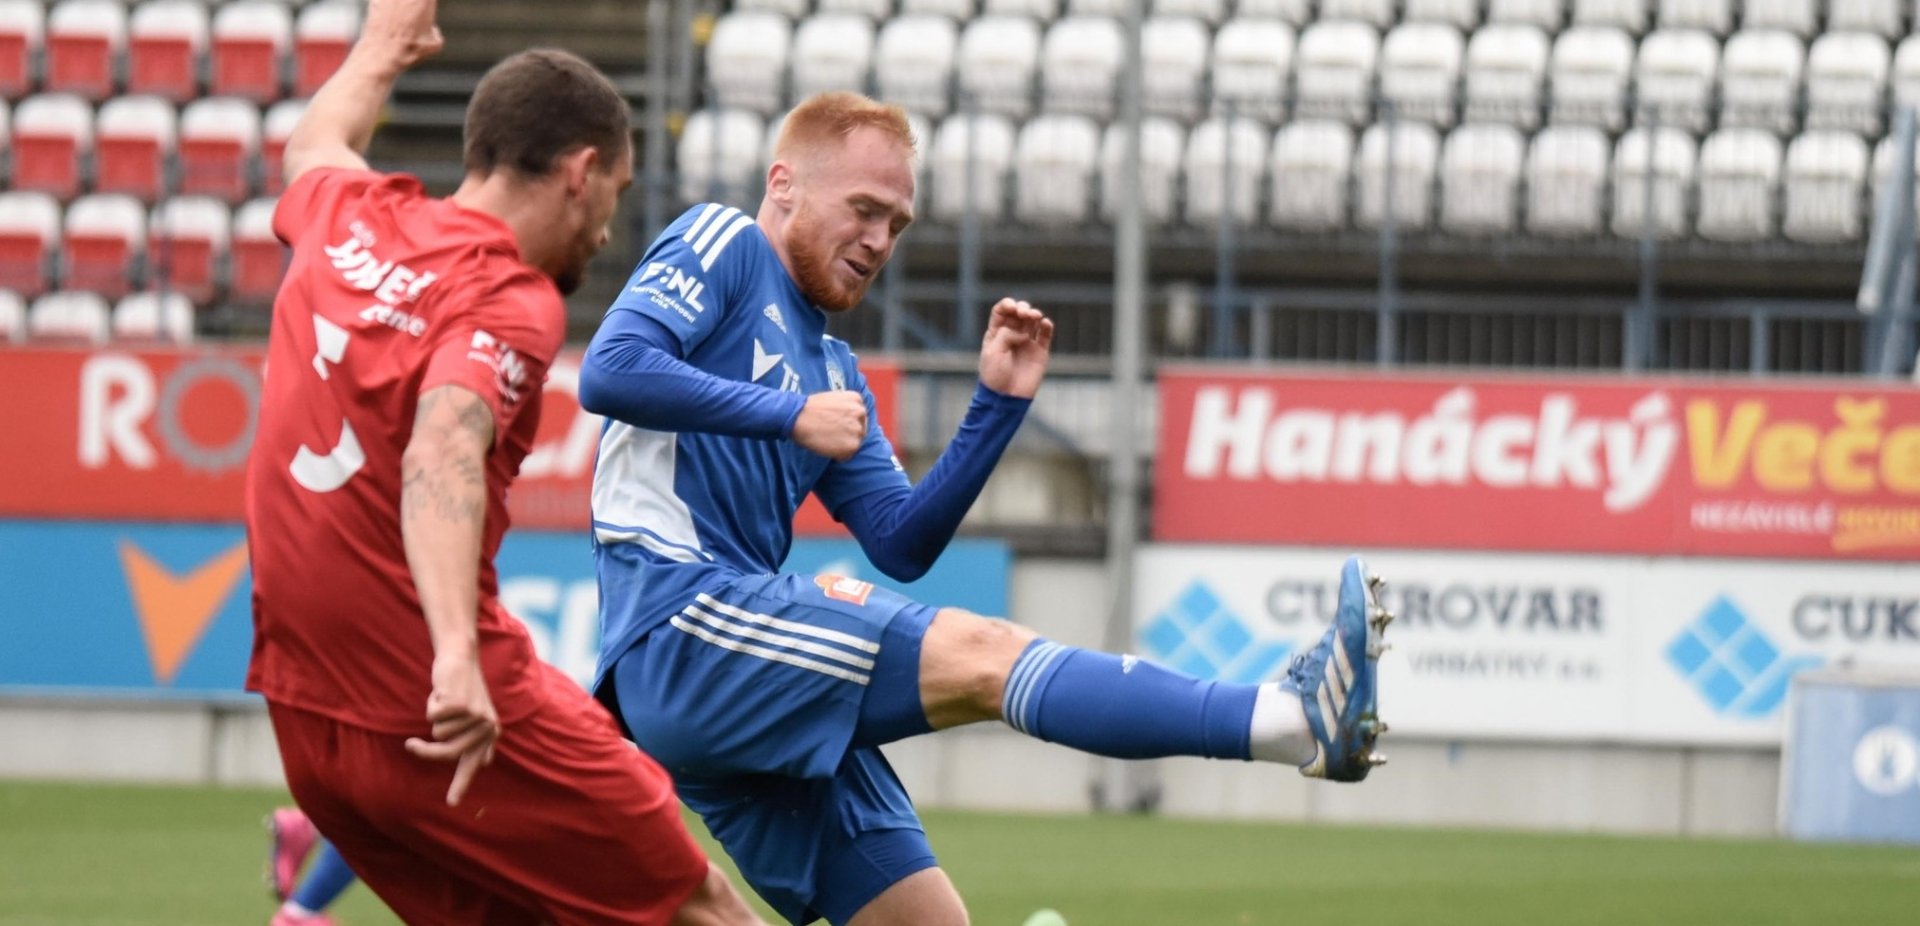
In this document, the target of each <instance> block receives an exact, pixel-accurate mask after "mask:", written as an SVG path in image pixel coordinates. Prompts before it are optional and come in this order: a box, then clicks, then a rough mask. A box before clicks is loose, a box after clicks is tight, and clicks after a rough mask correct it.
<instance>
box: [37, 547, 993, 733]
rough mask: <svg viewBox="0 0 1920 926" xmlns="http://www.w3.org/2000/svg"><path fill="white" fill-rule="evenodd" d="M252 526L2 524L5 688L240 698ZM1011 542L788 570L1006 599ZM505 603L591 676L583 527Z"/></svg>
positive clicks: (932, 597) (517, 578)
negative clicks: (894, 569) (928, 563)
mask: <svg viewBox="0 0 1920 926" xmlns="http://www.w3.org/2000/svg"><path fill="white" fill-rule="evenodd" d="M246 557H247V552H246V536H245V532H244V531H243V530H242V529H241V528H240V527H239V526H238V525H231V524H215V525H188V524H147V523H124V522H75V521H9V522H0V690H10V691H15V692H20V691H33V692H42V693H62V692H67V693H76V692H86V693H94V694H101V693H105V694H126V695H130V696H136V697H152V696H159V697H165V696H186V697H208V696H213V697H219V696H234V695H238V694H240V693H241V691H242V686H243V684H244V682H245V679H246V668H247V658H248V654H249V652H250V648H251V646H252V618H251V615H250V607H249V603H248V599H249V597H250V595H251V592H252V583H251V582H250V581H249V579H248V575H247V568H246V565H247V562H246ZM1010 565H1011V554H1010V552H1009V551H1008V549H1007V546H1006V544H1005V543H1002V542H1000V541H994V540H972V539H968V540H958V541H955V542H954V544H953V545H952V546H951V547H950V548H948V550H947V552H946V554H945V555H944V556H942V557H941V560H940V562H939V563H938V564H937V565H936V566H935V567H934V568H933V570H932V571H930V572H929V573H928V574H927V575H926V576H925V577H923V578H921V579H920V580H919V581H917V582H912V583H898V582H892V581H890V580H887V579H886V578H885V577H884V576H882V575H881V574H880V572H879V570H877V569H875V568H874V567H873V565H872V564H871V563H869V562H868V561H867V559H866V558H865V557H864V556H863V555H862V554H861V552H860V547H859V545H858V544H856V543H854V542H853V541H851V540H826V539H801V540H796V541H795V542H794V546H793V550H792V552H791V555H790V556H789V557H788V559H787V563H786V568H787V569H789V570H792V571H804V572H831V573H837V574H840V575H846V576H851V577H855V578H862V579H867V580H869V581H873V582H875V583H877V584H882V585H886V586H889V587H892V588H895V589H898V590H900V591H902V592H904V593H906V594H908V595H911V596H913V597H915V598H918V599H919V600H922V601H925V602H927V603H929V604H937V605H943V606H954V607H963V608H967V609H969V610H972V611H977V612H979V613H982V614H993V615H1001V614H1005V613H1006V610H1007V578H1008V571H1009V568H1010ZM499 568H500V597H501V600H502V603H504V604H505V605H506V606H507V609H508V610H509V611H512V612H513V613H514V615H515V616H517V617H519V618H520V619H521V620H522V621H523V622H525V623H526V625H527V627H528V630H529V631H530V632H531V634H532V636H533V639H534V644H535V646H536V647H537V648H538V649H539V650H540V654H541V655H542V656H543V657H544V658H546V659H547V660H548V661H550V662H553V663H554V664H555V665H557V666H559V667H560V668H561V669H563V670H565V671H566V672H568V673H569V674H571V675H573V676H574V677H576V678H579V679H581V680H582V681H585V680H586V678H587V677H588V676H590V675H591V673H592V671H593V664H594V660H595V658H596V656H597V653H598V647H599V643H600V628H599V620H598V606H599V595H598V590H597V588H596V586H595V582H594V571H593V555H592V553H591V551H590V549H589V547H588V542H587V539H586V537H585V536H584V535H581V534H574V533H563V532H541V531H519V532H514V533H510V534H509V535H508V536H507V538H506V541H505V543H504V544H503V545H502V547H501V550H500V558H499Z"/></svg>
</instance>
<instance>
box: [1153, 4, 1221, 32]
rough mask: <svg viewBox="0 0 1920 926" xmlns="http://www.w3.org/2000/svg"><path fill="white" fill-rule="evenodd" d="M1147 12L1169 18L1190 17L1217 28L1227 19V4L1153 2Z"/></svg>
mask: <svg viewBox="0 0 1920 926" xmlns="http://www.w3.org/2000/svg"><path fill="white" fill-rule="evenodd" d="M1149 12H1151V13H1152V14H1153V15H1154V16H1165V17H1170V18H1177V17H1183V16H1190V17H1192V18H1194V19H1198V20H1200V21H1201V22H1204V23H1206V24H1207V25H1208V26H1218V25H1220V23H1221V22H1223V21H1225V20H1226V18H1227V3H1226V0H1153V3H1152V4H1151V5H1150V6H1149Z"/></svg>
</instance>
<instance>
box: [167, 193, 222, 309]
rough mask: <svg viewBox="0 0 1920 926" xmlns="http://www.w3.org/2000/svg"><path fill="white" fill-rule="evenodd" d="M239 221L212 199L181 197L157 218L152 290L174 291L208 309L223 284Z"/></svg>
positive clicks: (217, 201) (170, 201) (169, 201)
mask: <svg viewBox="0 0 1920 926" xmlns="http://www.w3.org/2000/svg"><path fill="white" fill-rule="evenodd" d="M232 223H233V217H232V216H231V214H229V213H228V211H227V207H226V205H225V204H224V203H222V202H220V201H219V200H217V199H213V198H211V197H207V196H177V197H174V198H173V199H169V200H167V201H166V202H164V203H161V204H160V208H158V209H155V210H154V213H153V224H152V228H151V231H150V233H149V234H150V235H151V240H150V242H149V243H148V246H147V253H148V254H149V255H151V264H152V267H153V272H152V274H151V275H150V276H149V278H148V286H149V287H150V288H152V289H159V290H172V291H176V292H179V293H181V294H183V295H185V296H186V297H187V298H188V299H191V300H193V304H194V305H208V304H210V303H211V302H212V301H213V297H214V293H215V290H216V288H217V287H218V286H219V283H220V271H221V268H222V266H223V264H224V263H225V262H226V259H227V243H228V241H229V240H231V239H229V237H228V236H229V235H230V234H231V233H232Z"/></svg>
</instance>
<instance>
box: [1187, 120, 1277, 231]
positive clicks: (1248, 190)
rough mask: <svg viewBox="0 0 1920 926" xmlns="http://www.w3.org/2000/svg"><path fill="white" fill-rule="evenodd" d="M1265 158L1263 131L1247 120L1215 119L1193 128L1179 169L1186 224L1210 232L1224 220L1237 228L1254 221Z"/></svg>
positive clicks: (1266, 144) (1266, 158) (1265, 138)
mask: <svg viewBox="0 0 1920 926" xmlns="http://www.w3.org/2000/svg"><path fill="white" fill-rule="evenodd" d="M1269 154H1270V152H1269V149H1268V138H1267V130H1266V128H1265V127H1264V126H1262V125H1261V124H1260V123H1257V122H1255V121H1253V120H1252V119H1235V120H1233V121H1232V122H1231V123H1229V122H1228V121H1227V120H1226V119H1224V118H1222V117H1218V116H1215V117H1212V118H1209V119H1208V120H1206V121H1205V122H1202V123H1200V124H1199V125H1198V126H1196V127H1195V128H1194V130H1193V134H1192V135H1189V136H1187V155H1186V158H1185V163H1184V172H1185V176H1186V189H1187V199H1186V213H1185V218H1186V221H1187V224H1189V225H1199V226H1203V227H1214V226H1217V225H1219V224H1220V221H1221V219H1222V218H1223V217H1224V216H1226V215H1231V216H1232V219H1233V223H1234V224H1235V225H1237V226H1239V227H1241V228H1246V227H1248V226H1250V225H1252V224H1254V223H1255V222H1257V221H1259V217H1260V178H1261V176H1262V175H1263V174H1265V173H1266V172H1267V163H1268V157H1269Z"/></svg>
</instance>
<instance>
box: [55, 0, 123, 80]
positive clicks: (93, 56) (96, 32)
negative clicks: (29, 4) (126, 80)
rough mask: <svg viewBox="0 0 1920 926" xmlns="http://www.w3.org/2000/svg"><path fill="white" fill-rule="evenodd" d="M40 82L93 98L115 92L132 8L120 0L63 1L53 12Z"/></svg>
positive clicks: (60, 0)
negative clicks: (128, 11)
mask: <svg viewBox="0 0 1920 926" xmlns="http://www.w3.org/2000/svg"><path fill="white" fill-rule="evenodd" d="M46 30H47V31H46V60H45V62H44V64H43V65H42V67H41V78H40V87H41V89H42V90H45V91H47V92H49V93H72V94H76V95H79V96H81V97H84V98H86V99H87V100H89V101H92V102H98V101H100V100H104V99H106V98H107V97H109V96H112V95H113V87H114V79H115V74H114V72H115V70H116V69H117V67H118V63H119V61H120V57H121V55H122V54H123V53H125V51H126V48H127V8H126V7H125V6H122V5H121V4H120V3H119V2H118V0H59V2H56V3H54V4H52V6H51V8H50V9H49V10H48V11H47V21H46Z"/></svg>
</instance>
